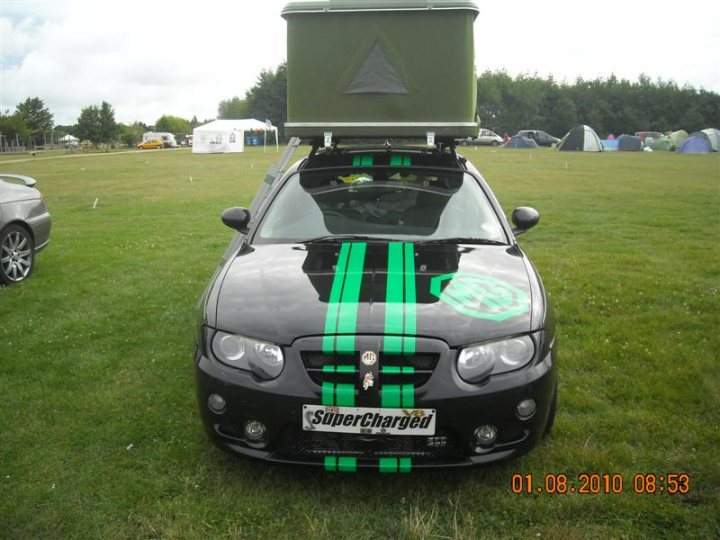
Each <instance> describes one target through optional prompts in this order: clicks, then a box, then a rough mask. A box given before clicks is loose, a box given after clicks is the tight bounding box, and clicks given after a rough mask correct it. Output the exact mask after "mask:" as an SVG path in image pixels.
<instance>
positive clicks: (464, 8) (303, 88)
mask: <svg viewBox="0 0 720 540" xmlns="http://www.w3.org/2000/svg"><path fill="white" fill-rule="evenodd" d="M477 15H478V7H477V5H476V4H475V2H474V1H472V0H386V1H379V0H326V1H302V2H290V3H288V4H287V5H286V6H285V8H284V9H283V10H282V16H283V17H284V18H285V19H286V20H287V47H288V50H287V68H288V75H287V77H288V105H287V107H288V110H287V113H288V114H287V123H286V124H285V133H286V134H287V135H290V136H299V137H323V135H324V133H326V132H328V131H329V132H332V133H333V135H337V136H352V137H377V136H379V137H417V136H420V137H425V136H426V134H427V133H428V132H432V133H435V135H436V136H439V137H453V138H462V137H474V136H475V135H477V132H478V125H477V123H476V121H475V106H476V94H477V80H476V77H475V65H474V64H475V63H474V52H473V23H474V21H475V18H476V17H477Z"/></svg>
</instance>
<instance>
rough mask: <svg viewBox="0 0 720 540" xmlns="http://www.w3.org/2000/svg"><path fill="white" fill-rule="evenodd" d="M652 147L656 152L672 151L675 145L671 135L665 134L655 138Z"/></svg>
mask: <svg viewBox="0 0 720 540" xmlns="http://www.w3.org/2000/svg"><path fill="white" fill-rule="evenodd" d="M650 148H652V149H653V151H654V152H658V151H660V152H671V151H672V150H675V145H674V144H673V142H672V139H671V138H670V137H668V136H665V137H661V138H659V139H655V140H654V141H653V142H652V144H651V145H650Z"/></svg>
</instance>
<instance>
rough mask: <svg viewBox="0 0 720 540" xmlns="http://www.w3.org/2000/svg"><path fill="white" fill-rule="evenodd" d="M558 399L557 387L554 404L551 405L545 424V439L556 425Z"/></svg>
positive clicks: (553, 398) (553, 399)
mask: <svg viewBox="0 0 720 540" xmlns="http://www.w3.org/2000/svg"><path fill="white" fill-rule="evenodd" d="M557 397H558V391H557V386H555V392H554V393H553V397H552V402H551V403H550V412H549V413H548V419H547V422H546V423H545V432H544V433H543V437H545V436H547V435H548V434H549V433H550V432H551V431H552V428H553V426H554V425H555V413H556V412H557Z"/></svg>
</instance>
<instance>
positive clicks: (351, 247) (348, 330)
mask: <svg viewBox="0 0 720 540" xmlns="http://www.w3.org/2000/svg"><path fill="white" fill-rule="evenodd" d="M366 250H367V244H365V243H362V242H345V243H343V244H342V245H341V246H340V254H339V256H338V263H337V267H336V269H335V276H334V277H333V283H332V287H331V289H330V298H329V303H328V310H327V315H326V316H325V334H324V336H323V342H322V349H323V352H324V353H325V354H333V353H340V354H349V353H354V352H355V333H356V331H357V312H358V300H359V298H360V285H361V284H362V276H363V266H364V264H365V251H366Z"/></svg>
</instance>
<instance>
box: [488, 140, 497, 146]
mask: <svg viewBox="0 0 720 540" xmlns="http://www.w3.org/2000/svg"><path fill="white" fill-rule="evenodd" d="M490 144H492V145H493V146H497V145H498V142H497V141H493V142H492V143H490Z"/></svg>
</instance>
